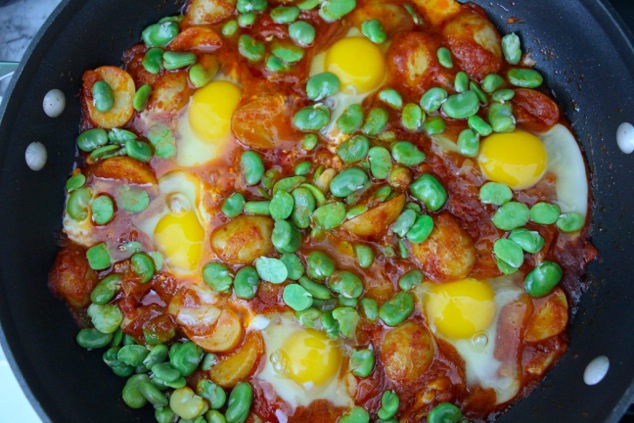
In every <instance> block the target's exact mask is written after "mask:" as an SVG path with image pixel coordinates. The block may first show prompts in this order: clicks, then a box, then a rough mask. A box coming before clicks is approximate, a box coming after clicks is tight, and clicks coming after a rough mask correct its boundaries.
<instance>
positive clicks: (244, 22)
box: [237, 13, 258, 28]
mask: <svg viewBox="0 0 634 423" xmlns="http://www.w3.org/2000/svg"><path fill="white" fill-rule="evenodd" d="M257 18H258V15H256V14H255V13H242V14H240V15H238V19H237V22H238V26H240V28H248V27H250V26H251V25H253V24H254V23H255V21H256V20H257Z"/></svg>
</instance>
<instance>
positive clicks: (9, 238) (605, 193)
mask: <svg viewBox="0 0 634 423" xmlns="http://www.w3.org/2000/svg"><path fill="white" fill-rule="evenodd" d="M181 3H182V2H175V1H173V0H169V1H168V0H164V1H157V0H135V1H123V0H119V1H112V0H92V1H90V2H86V1H82V0H65V1H63V2H62V4H61V5H60V7H58V9H57V10H56V11H55V12H54V13H53V15H52V16H51V17H50V18H49V20H48V21H47V23H46V24H45V25H44V26H43V28H42V30H41V31H40V33H39V35H38V37H37V38H36V40H35V41H34V42H33V43H32V44H31V47H30V48H29V51H28V52H27V55H26V56H25V57H26V59H25V60H24V61H23V62H22V64H21V66H20V68H19V69H18V71H17V75H16V77H15V78H14V80H13V83H12V85H11V87H10V88H9V90H8V92H7V96H6V97H7V98H6V99H5V102H4V104H3V105H2V107H1V108H0V120H1V124H0V168H1V169H2V170H1V172H0V198H1V199H2V207H1V208H0V240H1V241H0V257H1V258H2V259H1V260H0V325H1V329H0V342H2V346H3V348H4V349H5V352H6V354H7V358H8V360H9V361H10V363H11V365H12V366H13V368H14V370H15V371H16V375H17V377H18V379H19V381H20V383H21V384H22V386H23V388H24V389H25V392H26V394H27V396H28V397H29V399H30V400H31V402H32V403H33V405H34V407H35V409H36V411H37V412H38V414H39V415H40V417H41V418H42V419H43V420H44V421H45V422H49V421H53V422H93V421H94V422H97V421H111V422H124V421H154V419H153V416H152V415H151V414H152V413H151V412H150V410H149V409H146V410H145V412H143V411H141V412H139V411H132V410H130V409H128V408H127V407H126V406H125V405H124V404H123V402H122V401H121V399H120V392H121V388H122V385H123V383H122V380H121V379H119V378H117V377H116V376H114V375H113V374H112V373H111V372H110V370H109V369H108V368H107V367H106V366H104V365H103V363H102V362H101V354H99V353H95V352H87V351H85V350H83V349H81V348H80V347H79V346H77V345H76V343H75V340H74V335H75V333H76V330H77V328H76V325H75V323H74V321H73V320H72V318H71V316H70V313H69V312H68V311H67V309H66V307H65V305H64V304H63V302H61V301H58V300H57V299H56V298H54V297H53V295H52V294H51V293H50V292H49V290H48V287H47V274H48V271H49V269H50V267H51V264H52V261H53V259H54V257H55V254H56V252H57V249H58V239H59V235H60V233H61V215H62V210H63V207H64V195H63V193H64V191H63V189H64V182H65V180H66V178H67V176H68V174H69V172H70V170H71V169H72V166H73V161H74V160H75V158H76V157H75V147H74V145H75V138H76V136H77V133H78V127H77V125H78V122H79V118H80V107H79V101H78V93H79V91H80V87H81V75H82V73H83V71H84V70H85V69H88V68H94V67H97V66H100V65H104V64H114V65H117V64H119V63H120V62H119V61H120V57H121V54H122V52H123V50H125V49H126V48H128V47H129V46H131V45H132V44H133V43H135V42H136V41H137V40H138V38H139V34H140V33H141V30H142V29H143V28H144V27H145V26H147V25H148V24H149V23H151V22H155V21H156V20H158V19H159V18H161V17H163V16H165V15H168V14H173V13H176V12H178V10H179V8H180V7H181V5H182V4H181ZM476 3H479V4H480V5H482V6H483V7H484V8H485V10H487V12H488V13H489V16H490V18H491V19H492V20H493V21H494V23H496V25H497V26H498V28H500V30H501V31H502V32H510V31H516V32H519V34H520V36H521V37H522V41H523V43H524V46H525V47H526V48H527V49H528V50H529V51H530V52H531V55H532V56H533V57H534V58H535V59H536V61H537V63H538V69H539V70H540V71H542V73H543V74H544V75H545V76H546V81H547V83H548V85H549V87H550V88H551V89H552V90H553V92H554V94H555V96H556V97H557V99H558V101H559V104H560V105H561V106H562V108H563V110H564V113H565V114H566V115H567V116H568V118H569V119H570V121H571V123H572V126H573V128H574V129H575V131H576V133H577V134H578V138H579V140H580V142H581V143H582V145H583V147H584V149H585V153H586V155H587V159H588V165H589V170H590V175H591V183H592V188H593V195H594V197H593V206H594V215H593V222H594V223H593V230H592V240H593V243H594V245H595V246H596V247H597V248H598V250H599V253H600V258H599V260H597V261H595V262H594V263H592V264H591V265H590V267H589V269H588V276H587V284H588V286H589V288H588V292H587V293H586V294H585V295H584V296H583V299H582V302H581V304H580V306H579V308H578V310H577V312H576V316H575V317H574V318H573V319H572V323H571V325H570V329H569V332H570V338H571V342H570V346H569V350H568V352H567V353H566V355H565V356H564V357H563V358H562V360H561V361H560V362H559V364H558V365H557V366H556V367H555V368H554V369H553V370H552V371H551V372H550V373H549V374H548V376H547V377H546V378H545V379H544V380H543V382H542V383H541V385H540V386H539V387H538V389H536V390H535V391H534V392H533V393H532V394H531V395H530V396H529V397H528V398H526V399H525V400H523V401H521V402H520V403H518V404H517V405H515V406H514V407H512V408H511V410H510V411H509V412H508V413H506V414H504V415H503V416H502V417H501V418H500V420H499V421H500V422H535V421H546V422H550V421H557V422H602V421H603V422H615V421H618V419H619V417H620V416H621V415H622V414H623V412H624V411H625V410H626V408H627V406H628V405H629V403H630V402H631V400H632V398H633V397H634V385H633V381H634V361H633V360H631V355H632V351H634V336H632V327H634V313H632V310H631V305H632V301H633V297H634V284H632V282H631V280H630V275H629V268H630V267H632V266H631V265H632V264H634V260H632V246H633V245H634V237H633V227H634V225H633V223H632V218H631V214H630V213H631V212H632V210H634V186H633V184H632V182H631V181H632V180H633V179H632V178H633V176H634V174H633V173H634V172H633V170H632V169H633V168H634V167H633V166H632V158H631V157H628V156H626V155H624V154H623V153H621V151H620V150H619V149H618V147H617V145H616V141H615V133H616V128H617V127H618V125H619V124H620V123H621V122H624V121H627V120H628V119H634V48H633V47H632V44H631V42H630V41H629V39H628V35H629V34H628V33H627V32H626V31H625V30H624V29H622V28H623V27H622V25H621V22H620V21H619V20H618V19H617V18H615V17H614V14H613V11H612V9H611V7H610V6H609V5H607V4H606V3H604V2H603V1H602V0H553V1H547V2H542V1H532V0H516V1H515V2H511V1H508V0H503V1H500V2H490V1H488V0H485V1H482V0H478V1H476ZM512 17H513V18H518V20H517V21H516V23H514V24H508V19H509V18H512ZM52 88H59V89H61V90H62V91H63V92H64V93H65V94H66V97H67V107H66V110H65V112H64V113H63V114H62V115H61V116H60V117H58V118H56V119H51V118H48V117H47V116H46V115H45V114H44V112H43V110H42V106H41V105H42V98H43V96H44V94H45V93H46V92H47V91H48V90H50V89H52ZM33 141H39V142H41V143H43V144H44V145H45V146H46V148H47V150H48V162H47V164H46V166H45V167H44V169H42V170H41V171H39V172H33V171H31V170H30V169H29V168H28V167H27V166H26V164H25V161H24V152H25V149H26V147H27V145H28V144H29V143H31V142H33ZM599 355H606V356H607V357H608V358H609V360H610V369H609V371H608V373H607V375H606V377H605V378H604V380H603V381H601V382H600V383H599V384H597V385H594V386H588V385H586V384H584V382H583V372H584V369H585V368H586V365H587V364H588V363H589V362H590V361H591V360H592V359H594V358H595V357H597V356H599Z"/></svg>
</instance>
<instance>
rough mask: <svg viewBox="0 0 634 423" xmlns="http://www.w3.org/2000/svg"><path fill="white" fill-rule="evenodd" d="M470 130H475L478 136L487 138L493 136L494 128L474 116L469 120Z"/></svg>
mask: <svg viewBox="0 0 634 423" xmlns="http://www.w3.org/2000/svg"><path fill="white" fill-rule="evenodd" d="M468 123H469V128H471V129H473V130H474V131H475V132H477V133H478V135H481V136H483V137H486V136H488V135H491V133H492V132H493V128H491V125H489V124H488V123H487V122H486V121H485V120H484V119H482V118H481V117H480V116H478V115H473V116H471V117H470V118H469V119H468Z"/></svg>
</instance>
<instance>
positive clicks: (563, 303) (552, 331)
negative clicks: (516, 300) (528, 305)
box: [524, 288, 568, 342]
mask: <svg viewBox="0 0 634 423" xmlns="http://www.w3.org/2000/svg"><path fill="white" fill-rule="evenodd" d="M534 304H535V306H534V307H535V311H534V312H533V315H532V316H531V318H530V320H529V321H528V326H527V328H526V333H525V334H524V339H525V340H526V341H528V342H539V341H543V340H545V339H548V338H551V337H553V336H555V335H559V334H560V333H562V332H563V331H564V330H565V329H566V325H567V324H568V300H567V299H566V294H565V293H564V291H563V290H562V289H561V288H557V289H556V290H555V291H553V292H552V293H551V294H549V295H548V296H546V297H543V298H539V299H536V300H534Z"/></svg>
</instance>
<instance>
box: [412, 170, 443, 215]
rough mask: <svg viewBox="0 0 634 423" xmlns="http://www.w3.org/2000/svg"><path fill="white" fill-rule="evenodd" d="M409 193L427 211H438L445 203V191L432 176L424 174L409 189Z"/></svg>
mask: <svg viewBox="0 0 634 423" xmlns="http://www.w3.org/2000/svg"><path fill="white" fill-rule="evenodd" d="M409 191H410V193H411V194H412V195H413V196H414V197H416V198H417V199H418V200H420V201H422V202H423V203H424V204H425V206H426V207H427V209H428V210H429V211H438V210H440V209H441V208H442V207H443V206H444V205H445V202H446V201H447V191H446V190H445V188H444V187H443V186H442V185H441V184H440V182H438V179H436V178H435V177H434V176H432V175H430V174H425V175H423V176H421V177H420V178H418V179H417V180H415V181H414V183H412V185H410V187H409Z"/></svg>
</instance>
